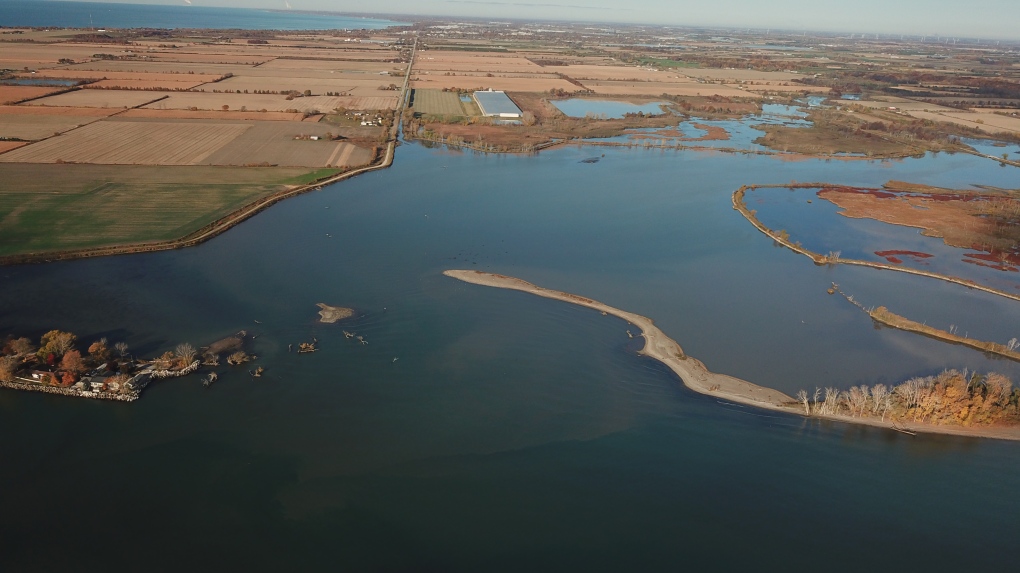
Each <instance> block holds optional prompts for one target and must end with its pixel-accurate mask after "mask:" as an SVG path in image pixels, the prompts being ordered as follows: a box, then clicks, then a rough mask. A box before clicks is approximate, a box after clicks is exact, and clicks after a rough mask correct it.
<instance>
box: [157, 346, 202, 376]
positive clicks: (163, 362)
mask: <svg viewBox="0 0 1020 573" xmlns="http://www.w3.org/2000/svg"><path fill="white" fill-rule="evenodd" d="M197 356H198V351H197V350H195V347H194V346H192V345H190V344H188V343H187V342H182V343H181V344H178V345H177V347H176V348H174V349H173V350H172V351H170V350H167V351H166V352H164V353H163V354H162V355H161V356H160V357H159V358H156V359H155V360H153V361H152V365H153V366H154V367H155V368H156V369H157V370H183V369H184V368H187V367H189V366H191V364H192V363H193V362H194V361H195V358H196V357H197Z"/></svg>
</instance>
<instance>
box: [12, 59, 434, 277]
mask: <svg viewBox="0 0 1020 573" xmlns="http://www.w3.org/2000/svg"><path fill="white" fill-rule="evenodd" d="M417 49H418V40H417V39H415V43H414V46H413V47H412V48H411V58H410V62H408V64H407V72H406V73H405V74H404V85H403V88H401V90H402V91H401V97H400V105H399V106H397V109H396V110H394V112H393V126H392V127H391V128H390V134H389V138H388V140H387V143H386V152H385V154H384V155H383V160H382V161H381V162H379V163H376V164H374V165H366V166H364V167H359V168H357V169H352V170H350V171H345V172H343V173H337V174H336V175H332V176H330V177H327V178H325V179H321V180H319V181H314V182H312V183H308V184H305V185H298V186H296V187H293V188H290V189H283V190H280V191H277V192H275V193H272V194H270V195H267V196H265V197H262V198H261V199H256V200H255V201H253V202H251V203H249V204H247V205H244V206H242V207H240V208H238V209H236V210H234V211H233V212H231V213H228V214H227V215H225V216H223V217H221V218H219V219H217V220H216V221H213V222H212V223H210V224H208V225H206V226H204V227H201V228H200V229H198V230H196V231H192V232H191V233H188V234H187V235H184V236H183V237H181V238H179V239H172V240H169V241H157V242H152V243H133V244H126V245H111V246H108V247H93V248H84V249H69V250H65V251H51V252H44V253H24V254H20V255H6V256H2V257H0V266H7V265H20V264H28V263H49V262H54V261H68V260H74V259H86V258H92V257H105V256H111V255H130V254H137V253H151V252H157V251H170V250H174V249H183V248H186V247H193V246H195V245H198V244H201V243H204V242H205V241H208V240H209V239H212V238H214V237H216V236H218V235H220V234H221V233H225V232H226V231H228V230H230V229H231V228H233V227H235V226H236V225H239V224H241V223H243V222H244V221H246V220H248V219H250V218H251V217H254V216H255V215H257V214H259V213H261V212H262V211H264V210H266V209H268V208H269V207H272V206H273V205H275V204H277V203H279V202H280V201H283V200H284V199H290V198H291V197H296V196H298V195H301V194H304V193H308V192H311V191H318V190H319V189H322V188H323V187H324V186H326V185H331V184H333V183H337V182H339V181H343V180H345V179H350V178H351V177H355V176H358V175H361V174H362V173H368V172H371V171H377V170H379V169H386V168H387V167H389V166H391V165H393V158H394V154H395V151H396V147H397V135H398V133H399V128H400V116H401V113H402V112H403V110H404V108H405V107H406V105H407V96H408V89H407V86H408V83H409V82H410V79H411V69H412V67H413V66H414V56H415V54H416V53H417ZM163 97H166V96H163ZM147 103H149V102H147ZM377 149H378V148H377Z"/></svg>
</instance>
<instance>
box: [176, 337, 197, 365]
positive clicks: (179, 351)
mask: <svg viewBox="0 0 1020 573" xmlns="http://www.w3.org/2000/svg"><path fill="white" fill-rule="evenodd" d="M174 354H176V355H177V357H178V358H180V359H181V363H182V364H181V365H182V366H187V365H188V364H191V363H192V362H194V360H195V347H194V346H192V345H190V344H188V343H187V342H182V343H180V344H178V345H177V348H174Z"/></svg>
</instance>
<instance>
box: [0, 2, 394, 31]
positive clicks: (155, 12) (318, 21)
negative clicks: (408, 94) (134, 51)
mask: <svg viewBox="0 0 1020 573" xmlns="http://www.w3.org/2000/svg"><path fill="white" fill-rule="evenodd" d="M278 7H279V9H278V10H272V11H270V10H254V9H246V8H218V7H209V6H196V5H185V3H184V2H181V3H180V4H179V5H175V6H168V5H151V4H120V3H109V2H66V1H60V2H52V1H48V0H0V26H39V27H44V26H54V27H65V28H213V29H241V30H333V29H337V30H359V29H368V30H378V29H382V28H387V27H389V26H399V25H401V23H400V22H393V21H390V20H379V19H372V18H357V17H351V16H340V15H324V14H311V13H301V12H290V11H284V10H283V8H284V3H283V2H280V3H279V6H278Z"/></svg>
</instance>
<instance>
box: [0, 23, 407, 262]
mask: <svg viewBox="0 0 1020 573" xmlns="http://www.w3.org/2000/svg"><path fill="white" fill-rule="evenodd" d="M22 32H23V33H19V34H16V35H15V34H10V35H4V37H3V40H2V45H0V177H2V178H3V180H4V181H5V185H4V186H3V188H2V189H0V257H14V258H12V259H10V260H11V261H17V260H32V258H33V257H35V258H39V259H45V258H49V257H50V256H57V255H60V256H65V255H66V254H68V253H71V252H74V251H77V250H85V249H97V248H109V247H115V246H127V247H129V246H131V245H138V246H139V248H142V247H144V246H145V245H149V244H164V243H165V244H172V241H174V240H177V239H179V238H181V237H185V236H188V235H189V234H192V233H195V232H197V231H198V230H199V229H203V228H206V227H207V226H209V225H211V224H213V223H215V222H217V221H219V220H220V219H223V218H225V217H228V216H229V215H231V214H232V213H235V212H237V211H238V210H241V209H242V208H246V206H248V205H252V204H254V203H256V202H259V201H262V200H264V199H266V198H270V197H278V196H281V194H287V193H290V192H296V191H299V190H300V189H302V188H304V186H308V185H314V184H315V183H316V182H318V181H322V180H326V179H329V178H331V177H335V176H338V175H342V174H344V173H345V172H348V171H352V172H355V170H358V169H359V168H362V167H365V166H370V165H374V164H379V163H381V162H383V161H384V160H386V158H387V157H389V156H390V155H391V152H387V151H386V148H387V147H388V146H391V145H392V132H391V126H392V125H393V121H394V114H395V113H396V110H397V109H398V107H399V106H400V105H401V102H402V101H403V100H402V87H403V84H404V82H405V77H406V73H407V69H408V63H409V61H410V58H411V52H412V48H411V46H410V45H405V44H404V41H403V38H401V37H399V36H396V35H392V34H389V35H388V34H387V33H386V32H382V33H377V34H376V35H375V36H373V37H372V38H368V37H366V36H364V35H358V34H357V33H355V34H353V35H352V34H351V33H346V32H345V33H340V32H337V33H323V34H316V35H314V36H309V35H307V34H304V33H279V34H275V33H274V34H268V33H266V34H261V33H259V35H262V36H265V37H264V38H263V37H260V38H252V37H250V36H251V34H253V33H252V32H242V31H194V30H191V31H183V30H182V31H179V32H167V31H154V30H147V31H143V30H119V31H118V30H111V31H108V32H104V33H102V34H94V33H84V32H83V31H81V30H62V31H54V30H49V31H45V32H44V31H41V30H31V29H24V30H22ZM369 40H371V41H369ZM412 45H413V42H412ZM26 256H27V257H28V258H27V259H26V258H25V257H26Z"/></svg>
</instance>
